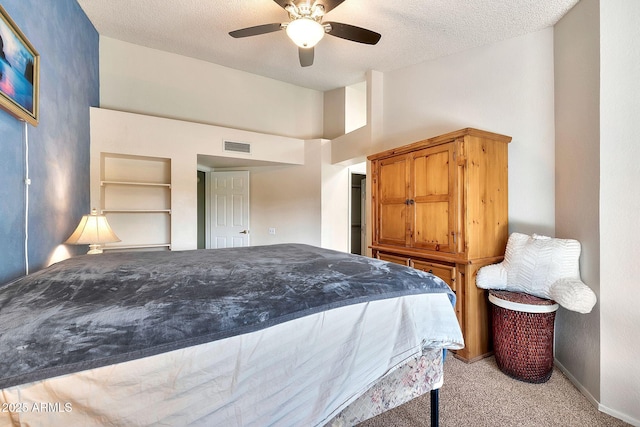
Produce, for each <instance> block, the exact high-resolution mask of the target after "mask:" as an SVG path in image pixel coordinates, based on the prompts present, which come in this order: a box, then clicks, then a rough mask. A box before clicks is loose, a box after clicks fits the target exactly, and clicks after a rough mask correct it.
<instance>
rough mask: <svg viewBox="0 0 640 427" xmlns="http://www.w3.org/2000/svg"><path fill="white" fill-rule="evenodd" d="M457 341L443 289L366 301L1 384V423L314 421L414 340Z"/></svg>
mask: <svg viewBox="0 0 640 427" xmlns="http://www.w3.org/2000/svg"><path fill="white" fill-rule="evenodd" d="M463 346H464V344H463V339H462V334H461V331H460V328H459V326H458V322H457V320H456V317H455V314H454V311H453V308H452V307H451V303H450V302H449V300H448V298H447V296H446V295H445V294H422V295H410V296H405V297H401V298H394V299H386V300H379V301H372V302H368V303H362V304H356V305H351V306H346V307H341V308H337V309H334V310H329V311H326V312H322V313H317V314H314V315H311V316H306V317H302V318H299V319H296V320H293V321H290V322H286V323H283V324H279V325H275V326H272V327H270V328H267V329H263V330H259V331H256V332H252V333H249V334H244V335H239V336H235V337H230V338H226V339H223V340H219V341H214V342H210V343H206V344H202V345H198V346H194V347H189V348H184V349H180V350H175V351H171V352H167V353H162V354H159V355H155V356H151V357H146V358H142V359H137V360H133V361H130V362H126V363H119V364H115V365H110V366H105V367H101V368H96V369H91V370H87V371H82V372H78V373H74V374H69V375H63V376H59V377H55V378H50V379H47V380H43V381H36V382H33V383H29V384H23V385H19V386H15V387H9V388H6V389H4V390H1V394H0V404H1V405H2V407H0V425H24V426H27V425H28V426H34V427H35V426H58V425H64V426H83V427H86V426H105V425H108V426H143V425H145V426H146V425H160V426H187V425H193V426H200V425H202V426H229V427H231V426H260V427H262V426H315V425H323V424H324V423H326V422H327V421H329V420H330V419H331V418H332V417H333V416H335V415H336V414H337V413H338V412H340V411H341V410H342V409H343V408H345V407H346V406H347V405H348V404H349V403H351V402H352V401H354V400H355V399H356V398H358V396H360V395H361V394H362V393H364V392H365V391H366V390H367V389H369V388H370V387H371V385H373V384H374V383H375V382H376V380H377V379H379V378H380V377H382V376H384V375H385V374H386V373H388V372H389V371H391V370H393V369H394V368H396V367H397V366H399V365H401V364H402V363H403V362H405V361H407V360H409V359H411V358H414V357H415V356H416V355H418V354H420V352H421V350H422V348H448V349H460V348H462V347H463Z"/></svg>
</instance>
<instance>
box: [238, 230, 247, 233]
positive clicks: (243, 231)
mask: <svg viewBox="0 0 640 427" xmlns="http://www.w3.org/2000/svg"><path fill="white" fill-rule="evenodd" d="M240 234H249V230H242V231H241V232H240Z"/></svg>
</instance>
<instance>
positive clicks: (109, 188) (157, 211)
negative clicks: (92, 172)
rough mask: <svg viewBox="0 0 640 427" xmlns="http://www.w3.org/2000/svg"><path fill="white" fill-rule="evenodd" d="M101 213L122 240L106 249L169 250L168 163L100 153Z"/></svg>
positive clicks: (168, 161)
mask: <svg viewBox="0 0 640 427" xmlns="http://www.w3.org/2000/svg"><path fill="white" fill-rule="evenodd" d="M100 160H101V165H100V166H101V167H100V172H101V174H100V201H101V211H102V213H104V214H105V215H106V216H107V219H108V221H109V224H110V225H111V228H112V229H113V231H114V232H115V233H116V235H118V237H119V238H120V239H121V240H122V241H121V242H118V243H115V244H109V245H106V246H105V249H106V250H168V249H171V160H170V159H165V158H158V157H146V156H132V155H123V154H115V153H102V155H101V159H100Z"/></svg>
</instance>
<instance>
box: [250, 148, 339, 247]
mask: <svg viewBox="0 0 640 427" xmlns="http://www.w3.org/2000/svg"><path fill="white" fill-rule="evenodd" d="M321 160H322V159H321V142H320V141H318V140H313V141H306V142H305V156H304V164H303V165H299V166H286V165H283V166H267V167H250V168H246V169H248V170H249V171H250V180H251V189H250V197H251V200H250V205H251V206H250V209H251V219H250V221H251V245H253V246H255V245H269V244H275V243H288V242H295V243H306V244H309V245H314V246H320V245H321V222H322V219H321V199H322V195H321V190H322V188H321V184H320V182H321V174H322V170H321ZM344 216H345V218H346V214H345V215H344ZM269 228H275V230H276V234H269V233H268V230H269Z"/></svg>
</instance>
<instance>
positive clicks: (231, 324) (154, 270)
mask: <svg viewBox="0 0 640 427" xmlns="http://www.w3.org/2000/svg"><path fill="white" fill-rule="evenodd" d="M454 302H455V295H454V294H453V293H452V292H451V290H450V288H449V287H448V286H447V285H446V284H445V283H444V282H443V281H441V280H440V279H438V278H436V277H435V276H432V275H430V274H428V273H424V272H420V271H418V270H414V269H410V268H407V267H403V266H399V265H395V264H391V263H387V262H384V261H379V260H376V259H371V258H366V257H362V256H357V255H350V254H344V253H341V252H336V251H331V250H326V249H321V248H317V247H314V246H308V245H300V244H282V245H269V246H254V247H247V248H229V249H212V250H196V251H171V252H169V251H167V252H130V253H124V252H122V253H105V254H103V255H100V256H93V255H83V256H79V257H74V258H71V259H68V260H65V261H62V262H60V263H57V264H54V265H52V266H50V267H48V268H46V269H44V270H41V271H39V272H36V273H33V274H31V275H29V276H25V277H22V278H20V279H18V280H15V281H13V282H11V283H9V284H7V285H4V286H2V287H0V405H1V407H0V424H1V425H29V426H39V425H65V426H76V425H77V426H92V425H96V426H97V425H114V426H119V425H122V426H136V425H166V426H178V425H180V426H186V425H225V426H268V425H277V426H281V425H282V426H300V425H305V426H322V425H332V426H342V425H354V424H356V423H358V422H360V421H362V420H364V419H366V418H369V417H371V416H373V415H377V413H380V412H382V411H384V410H387V409H390V408H391V407H394V406H397V405H398V404H401V403H403V402H404V401H406V400H408V399H411V398H413V397H415V396H417V395H420V394H423V393H425V392H428V391H432V390H437V389H438V388H440V386H441V385H442V381H443V380H442V364H443V357H444V356H443V353H444V350H445V349H460V348H462V347H463V346H464V343H463V339H462V335H461V332H460V328H459V326H458V323H457V320H456V317H455V314H454V311H453V308H452V304H453V303H454ZM435 398H437V394H435V393H432V399H435ZM436 406H437V405H436ZM425 416H427V414H425Z"/></svg>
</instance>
